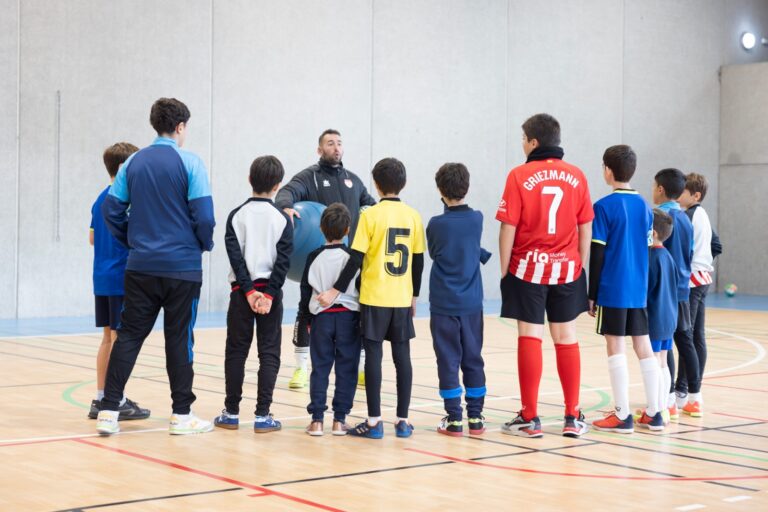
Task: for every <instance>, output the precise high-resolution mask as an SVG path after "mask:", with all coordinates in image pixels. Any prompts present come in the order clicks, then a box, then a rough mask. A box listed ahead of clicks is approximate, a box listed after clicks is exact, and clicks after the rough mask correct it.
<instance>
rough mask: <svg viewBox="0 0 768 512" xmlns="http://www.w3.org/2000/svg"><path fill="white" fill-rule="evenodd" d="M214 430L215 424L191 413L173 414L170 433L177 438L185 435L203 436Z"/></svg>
mask: <svg viewBox="0 0 768 512" xmlns="http://www.w3.org/2000/svg"><path fill="white" fill-rule="evenodd" d="M211 430H213V423H211V422H210V421H206V420H204V419H200V418H198V417H197V416H195V415H194V414H192V413H191V412H190V413H189V414H171V423H170V426H169V427H168V433H169V434H171V435H172V436H173V435H177V436H182V435H185V434H203V433H205V432H210V431H211Z"/></svg>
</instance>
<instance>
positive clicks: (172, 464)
mask: <svg viewBox="0 0 768 512" xmlns="http://www.w3.org/2000/svg"><path fill="white" fill-rule="evenodd" d="M73 442H76V443H81V444H86V445H89V446H94V447H96V448H101V449H102V450H108V451H111V452H115V453H118V454H120V455H127V456H129V457H133V458H135V459H139V460H143V461H145V462H152V463H154V464H159V465H161V466H166V467H170V468H173V469H179V470H181V471H186V472H187V473H192V474H194V475H199V476H204V477H206V478H211V479H213V480H218V481H220V482H226V483H229V484H233V485H237V486H239V487H242V488H244V489H251V490H253V491H258V492H259V493H260V495H266V494H268V495H271V496H275V497H277V498H283V499H286V500H290V501H294V502H296V503H301V504H302V505H307V506H310V507H314V508H317V509H320V510H328V511H332V512H343V510H342V509H338V508H335V507H330V506H328V505H323V504H322V503H317V502H315V501H311V500H307V499H304V498H299V497H298V496H292V495H290V494H285V493H282V492H279V491H273V490H272V489H268V488H266V487H262V486H260V485H254V484H249V483H247V482H242V481H240V480H235V479H234V478H229V477H226V476H222V475H217V474H215V473H210V472H208V471H204V470H202V469H195V468H193V467H190V466H185V465H183V464H178V463H176V462H170V461H167V460H163V459H158V458H155V457H150V456H148V455H143V454H141V453H138V452H133V451H129V450H124V449H122V448H113V447H111V446H106V445H103V444H100V443H94V442H92V441H86V440H85V439H73Z"/></svg>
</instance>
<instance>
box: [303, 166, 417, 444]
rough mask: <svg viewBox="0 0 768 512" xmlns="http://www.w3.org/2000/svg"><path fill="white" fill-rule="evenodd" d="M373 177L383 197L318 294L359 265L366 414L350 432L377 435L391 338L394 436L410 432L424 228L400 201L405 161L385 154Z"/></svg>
mask: <svg viewBox="0 0 768 512" xmlns="http://www.w3.org/2000/svg"><path fill="white" fill-rule="evenodd" d="M372 174H373V181H374V183H375V185H376V190H377V191H378V193H379V196H380V197H381V202H379V204H377V205H375V206H371V207H370V208H368V209H366V210H364V211H363V212H362V213H361V214H360V222H359V223H358V226H357V232H356V233H355V238H354V241H353V242H352V246H351V249H352V253H351V256H350V258H349V261H348V262H347V264H346V266H345V267H344V270H343V271H342V273H341V275H340V277H339V279H338V280H337V281H336V283H335V284H334V286H333V288H331V289H329V290H327V291H325V292H323V293H321V294H320V295H318V297H317V300H318V302H319V303H320V305H321V306H323V307H328V306H330V305H332V304H334V303H335V302H336V301H337V299H338V297H339V294H340V291H339V290H346V289H347V288H348V287H349V283H350V282H351V281H352V279H353V278H354V276H355V274H356V273H357V271H358V270H359V269H360V267H361V266H362V273H361V276H360V277H361V284H360V320H361V322H360V327H361V331H362V336H363V345H364V348H365V354H366V360H365V394H366V398H367V401H368V419H367V420H366V421H363V422H362V423H360V424H358V425H357V426H356V427H355V428H354V429H352V430H350V431H349V435H353V436H359V437H367V438H369V439H381V438H382V437H383V436H384V426H383V423H382V421H381V359H382V342H383V341H384V340H389V341H390V342H391V346H392V360H393V361H394V363H395V371H396V373H397V422H396V423H395V432H396V434H397V437H410V436H411V434H412V433H413V425H411V424H410V423H409V422H408V407H409V405H410V401H411V386H412V384H413V369H412V367H411V355H410V346H411V338H413V337H414V336H415V335H416V334H415V331H414V327H413V315H414V313H415V310H416V299H417V297H418V295H419V290H420V288H421V272H422V270H423V268H424V245H425V240H424V228H423V226H422V222H421V217H420V216H419V214H418V212H417V211H416V210H414V209H413V208H411V207H410V206H406V205H405V204H403V203H402V202H401V201H400V198H399V197H398V194H399V193H400V191H401V190H402V189H403V187H404V186H405V182H406V173H405V166H404V165H403V164H402V162H400V161H399V160H397V159H395V158H384V159H383V160H380V161H379V162H377V163H376V165H375V166H374V167H373V171H372Z"/></svg>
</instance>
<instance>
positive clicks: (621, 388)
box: [608, 354, 629, 420]
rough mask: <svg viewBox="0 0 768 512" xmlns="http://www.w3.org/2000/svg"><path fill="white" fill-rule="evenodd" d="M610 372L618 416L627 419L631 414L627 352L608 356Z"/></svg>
mask: <svg viewBox="0 0 768 512" xmlns="http://www.w3.org/2000/svg"><path fill="white" fill-rule="evenodd" d="M608 374H609V375H610V377H611V390H612V391H613V400H614V402H615V403H616V416H618V418H619V419H620V420H625V419H627V416H629V369H628V368H627V356H626V355H625V354H616V355H613V356H610V357H609V358H608Z"/></svg>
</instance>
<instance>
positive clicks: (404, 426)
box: [395, 420, 413, 437]
mask: <svg viewBox="0 0 768 512" xmlns="http://www.w3.org/2000/svg"><path fill="white" fill-rule="evenodd" d="M395 434H397V437H411V434H413V425H411V424H410V423H408V422H407V421H405V420H400V421H398V422H397V423H395Z"/></svg>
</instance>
